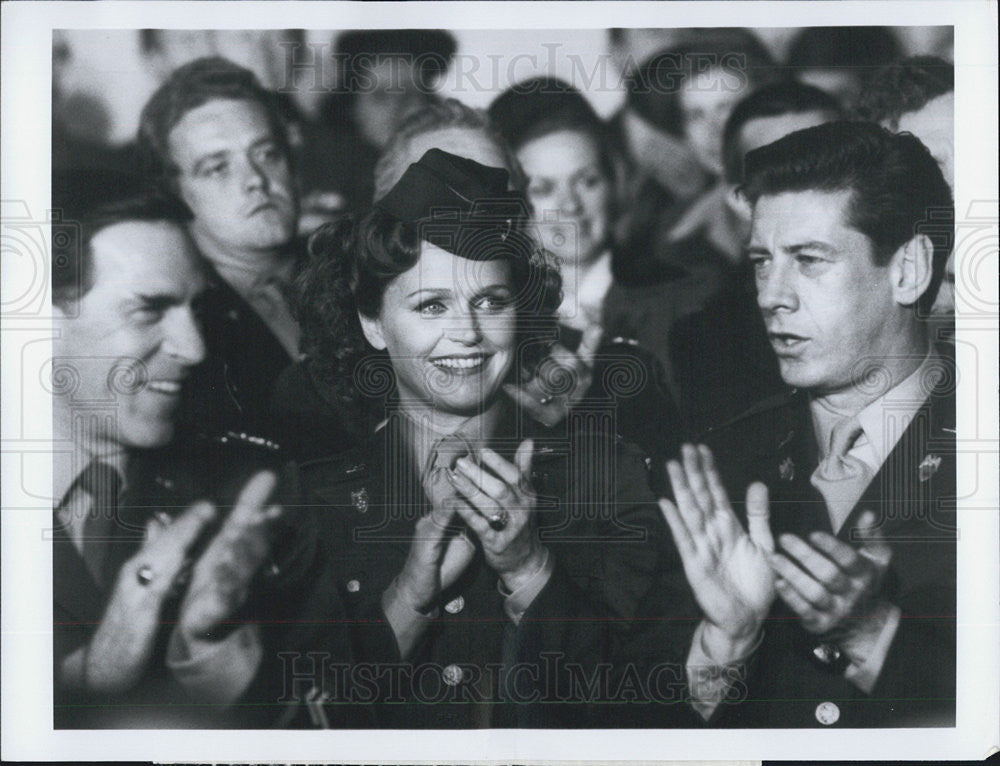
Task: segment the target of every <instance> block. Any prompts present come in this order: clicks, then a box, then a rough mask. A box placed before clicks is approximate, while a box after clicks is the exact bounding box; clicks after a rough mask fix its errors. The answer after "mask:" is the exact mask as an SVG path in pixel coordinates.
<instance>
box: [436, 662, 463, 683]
mask: <svg viewBox="0 0 1000 766" xmlns="http://www.w3.org/2000/svg"><path fill="white" fill-rule="evenodd" d="M463 675H464V674H463V673H462V669H461V668H460V667H459V666H458V665H454V664H452V665H448V666H447V667H446V668H445V669H444V670H442V671H441V676H442V678H444V682H445V683H446V684H448V686H458V685H459V684H460V683H462V676H463Z"/></svg>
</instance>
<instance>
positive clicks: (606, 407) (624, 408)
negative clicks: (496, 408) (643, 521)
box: [552, 325, 682, 494]
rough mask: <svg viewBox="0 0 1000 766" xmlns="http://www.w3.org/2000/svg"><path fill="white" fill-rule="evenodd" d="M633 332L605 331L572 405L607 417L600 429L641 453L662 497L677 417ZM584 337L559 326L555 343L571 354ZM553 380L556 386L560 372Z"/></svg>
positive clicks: (676, 439) (658, 371) (677, 435)
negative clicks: (581, 390)
mask: <svg viewBox="0 0 1000 766" xmlns="http://www.w3.org/2000/svg"><path fill="white" fill-rule="evenodd" d="M636 335H637V334H635V333H633V334H624V331H623V333H622V334H615V335H611V334H608V333H605V336H604V338H603V339H602V340H601V343H600V345H599V346H598V349H597V352H596V354H595V355H594V360H593V369H592V371H591V372H592V380H591V383H590V387H589V388H588V389H587V391H586V392H585V393H584V395H583V397H582V398H581V400H580V401H579V402H577V403H575V404H574V405H573V406H574V408H575V409H576V410H577V411H585V412H591V413H601V412H603V413H606V416H607V418H608V420H607V422H606V423H604V424H602V427H603V428H605V429H606V430H609V431H611V432H613V433H617V434H620V435H621V437H622V438H623V439H624V440H625V441H627V442H630V443H632V444H634V445H636V446H637V447H639V449H640V450H641V451H642V452H643V453H644V454H645V456H646V462H647V465H648V466H649V468H650V485H651V487H652V489H653V491H654V492H656V493H658V494H660V493H662V491H663V488H664V487H665V485H666V476H665V474H664V471H663V466H664V463H665V461H666V460H667V459H668V458H671V457H673V456H674V455H675V454H676V453H677V451H678V449H679V448H680V443H681V434H682V430H681V429H682V426H681V416H680V414H679V413H678V411H677V407H676V405H675V404H674V400H673V397H672V396H671V395H670V387H669V385H668V383H667V379H666V373H665V372H664V370H663V366H662V365H661V364H660V362H659V360H658V359H657V358H656V356H655V355H654V354H652V353H651V352H650V351H649V350H647V349H646V348H645V347H644V346H643V345H642V344H641V343H640V342H639V341H638V340H637V338H636ZM581 338H582V334H581V333H580V332H579V331H578V330H575V329H573V328H570V327H566V326H565V325H560V327H559V341H560V343H562V344H563V345H565V346H566V347H567V348H569V349H570V350H572V351H576V350H577V349H578V348H579V346H580V340H581ZM553 378H554V380H553V381H552V382H553V384H554V387H555V388H558V384H559V376H558V373H556V374H554V375H553Z"/></svg>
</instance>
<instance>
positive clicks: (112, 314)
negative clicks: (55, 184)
mask: <svg viewBox="0 0 1000 766" xmlns="http://www.w3.org/2000/svg"><path fill="white" fill-rule="evenodd" d="M91 248H92V258H93V262H92V267H93V271H92V276H93V286H92V287H91V288H90V290H88V291H87V293H86V294H85V295H84V296H83V297H82V298H80V300H79V302H78V303H77V305H76V306H75V311H74V312H68V313H67V315H65V316H64V315H63V314H62V313H61V312H57V316H58V317H59V320H58V325H59V336H58V338H57V339H56V342H55V356H56V362H55V364H56V365H65V366H68V367H70V368H72V369H73V370H75V374H76V377H77V378H78V387H77V389H76V390H75V391H74V393H73V394H72V397H73V399H75V400H78V401H81V402H82V401H90V402H101V403H106V405H107V406H108V407H109V408H111V417H108V418H104V417H99V418H95V419H94V420H95V421H96V422H97V423H98V426H97V429H98V432H97V433H93V434H88V436H89V437H91V438H92V443H93V447H94V449H95V451H105V452H106V451H116V450H118V449H120V448H122V447H126V448H128V447H137V448H151V447H161V446H163V445H165V444H166V443H167V442H169V441H170V439H171V438H172V437H173V433H174V416H175V414H176V411H177V407H178V405H179V404H180V394H181V387H182V385H183V382H184V380H185V378H186V377H187V375H188V373H189V371H190V369H191V367H193V366H194V365H196V364H198V363H199V362H201V361H202V359H203V358H204V356H205V346H204V344H203V342H202V336H201V330H200V327H199V323H198V318H197V315H196V312H195V301H196V300H197V298H198V297H199V296H200V294H201V292H202V291H203V289H204V287H205V278H204V276H203V274H202V272H201V269H200V268H199V266H198V256H197V254H196V253H195V250H194V247H193V245H192V244H191V241H190V240H189V239H188V236H187V234H185V232H184V230H183V229H182V228H181V227H180V226H178V225H175V224H172V223H167V222H146V221H127V222H124V223H119V224H115V225H113V226H109V227H107V228H105V229H102V230H101V231H99V232H98V233H97V234H96V235H95V236H94V238H93V240H92V242H91Z"/></svg>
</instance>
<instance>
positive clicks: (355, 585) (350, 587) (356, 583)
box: [347, 580, 361, 593]
mask: <svg viewBox="0 0 1000 766" xmlns="http://www.w3.org/2000/svg"><path fill="white" fill-rule="evenodd" d="M359 590H361V581H360V580H348V581H347V592H348V593H357V592H358V591H359Z"/></svg>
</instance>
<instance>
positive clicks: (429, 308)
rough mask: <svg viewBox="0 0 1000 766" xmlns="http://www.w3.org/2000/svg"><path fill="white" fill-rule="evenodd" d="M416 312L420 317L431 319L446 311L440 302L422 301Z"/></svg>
mask: <svg viewBox="0 0 1000 766" xmlns="http://www.w3.org/2000/svg"><path fill="white" fill-rule="evenodd" d="M417 311H418V312H419V313H420V314H421V315H422V316H428V317H433V316H439V315H441V314H443V313H444V312H445V311H446V309H445V305H444V304H443V303H442V302H441V301H424V302H423V303H421V304H419V305H418V306H417Z"/></svg>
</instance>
